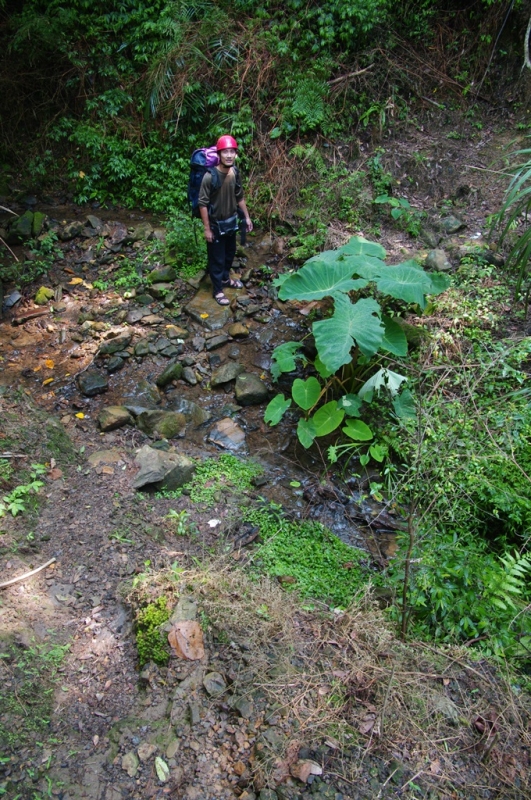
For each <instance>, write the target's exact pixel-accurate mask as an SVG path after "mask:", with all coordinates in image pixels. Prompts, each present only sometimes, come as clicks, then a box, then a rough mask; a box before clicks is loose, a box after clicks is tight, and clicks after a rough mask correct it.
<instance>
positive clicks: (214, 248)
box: [207, 233, 236, 295]
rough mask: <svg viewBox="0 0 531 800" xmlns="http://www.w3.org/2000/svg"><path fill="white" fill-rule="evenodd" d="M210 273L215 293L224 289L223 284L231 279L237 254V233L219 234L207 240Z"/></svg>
mask: <svg viewBox="0 0 531 800" xmlns="http://www.w3.org/2000/svg"><path fill="white" fill-rule="evenodd" d="M207 254H208V273H209V275H210V280H211V281H212V289H213V293H214V294H215V295H216V294H219V293H220V292H222V291H223V284H225V285H226V284H227V282H228V281H229V280H230V269H231V267H232V262H233V261H234V256H235V255H236V233H233V234H231V233H227V234H226V235H225V236H218V235H217V234H216V238H215V240H214V241H213V242H207Z"/></svg>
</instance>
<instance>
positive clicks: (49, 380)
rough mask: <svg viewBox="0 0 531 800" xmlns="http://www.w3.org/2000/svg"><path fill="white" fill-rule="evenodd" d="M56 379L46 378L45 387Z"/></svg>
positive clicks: (43, 383)
mask: <svg viewBox="0 0 531 800" xmlns="http://www.w3.org/2000/svg"><path fill="white" fill-rule="evenodd" d="M54 380H55V378H46V380H45V381H43V382H42V385H43V386H47V385H48V384H49V383H53V382H54Z"/></svg>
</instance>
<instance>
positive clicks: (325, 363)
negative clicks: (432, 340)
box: [265, 236, 449, 455]
mask: <svg viewBox="0 0 531 800" xmlns="http://www.w3.org/2000/svg"><path fill="white" fill-rule="evenodd" d="M382 257H385V250H384V249H383V247H381V245H379V244H376V243H374V242H369V241H367V240H366V239H363V238H362V237H359V236H353V237H352V238H351V239H350V241H349V242H348V243H347V244H346V245H344V246H343V247H340V248H339V249H337V250H327V251H325V252H324V253H320V254H319V255H317V256H314V257H313V258H310V259H309V260H308V261H307V262H306V264H305V265H304V266H303V267H302V268H301V269H300V270H298V271H297V272H295V273H293V274H288V275H282V276H280V277H279V278H278V279H277V280H276V281H275V283H276V285H277V286H278V287H279V298H280V299H281V300H307V301H312V300H322V299H324V298H326V297H330V298H332V299H333V302H334V310H333V313H332V314H331V315H329V316H328V317H327V318H326V319H323V320H318V321H316V322H314V323H313V325H312V333H313V337H314V340H315V345H316V348H317V359H316V361H315V364H314V367H315V369H316V371H317V372H318V374H319V376H320V378H321V379H322V380H323V382H324V385H321V383H320V382H319V380H318V379H317V378H315V377H313V376H312V377H310V378H308V379H307V380H306V381H302V380H300V379H296V380H295V382H294V384H293V387H292V395H293V400H294V401H295V403H296V404H297V405H298V406H299V407H300V408H301V409H302V410H303V411H304V412H305V414H304V418H303V419H300V420H299V423H298V426H297V435H298V438H299V441H300V442H301V444H302V445H303V447H310V446H311V445H312V443H313V441H314V439H315V438H316V437H318V436H326V435H328V434H329V433H332V432H333V431H334V430H336V429H337V428H338V427H339V426H340V425H341V424H342V422H343V418H344V415H345V410H344V399H343V398H340V399H339V400H336V399H333V400H329V401H328V402H327V403H325V404H324V405H323V406H322V407H321V408H318V409H316V406H317V403H318V402H319V401H320V400H321V398H322V397H324V395H325V394H326V393H327V389H328V388H329V387H332V386H333V384H334V382H335V378H334V377H332V379H331V380H327V379H328V378H330V376H334V375H335V373H337V372H338V370H340V369H341V368H342V367H343V368H344V367H345V366H346V365H350V364H351V363H354V364H355V363H356V362H357V361H359V362H360V364H367V363H368V362H369V359H370V358H371V357H373V356H374V355H375V354H376V353H377V352H378V350H383V351H386V352H388V353H392V354H393V355H396V356H405V355H406V354H407V341H406V337H405V334H404V332H403V330H402V328H401V327H400V326H399V325H398V324H397V323H396V322H395V321H394V320H393V319H392V318H390V317H388V316H387V315H385V314H383V313H382V308H381V305H380V303H379V302H378V301H377V300H376V299H373V298H367V297H362V298H359V299H357V300H356V301H355V302H352V299H351V295H352V294H353V293H354V292H359V290H361V289H366V288H367V287H368V285H369V283H371V282H374V283H375V285H376V289H377V291H379V292H380V293H381V294H383V295H387V296H389V297H391V298H393V299H398V300H402V301H404V302H405V303H410V304H415V305H416V306H418V307H419V308H421V309H422V308H424V307H425V305H426V295H427V294H439V293H441V292H443V291H444V290H445V289H446V288H447V287H448V285H449V281H448V279H447V277H446V276H444V275H442V274H440V273H432V274H428V273H425V272H424V271H423V270H422V269H420V268H419V267H418V265H417V264H416V263H415V262H413V261H406V262H404V263H403V264H398V265H396V266H392V267H389V266H387V265H386V264H385V263H384V262H383V261H382V260H381V259H382ZM296 357H297V345H296V343H294V342H286V343H284V344H283V345H281V346H280V347H278V348H276V349H275V351H274V352H273V370H272V372H273V376H274V377H275V378H278V376H279V375H280V374H281V373H282V372H291V371H293V369H294V368H295V366H296V364H295V359H296ZM404 380H405V376H403V375H399V374H397V373H395V372H392V371H391V370H389V369H381V370H379V371H377V372H376V373H375V374H374V375H373V376H372V377H371V378H369V380H367V381H366V382H365V383H363V385H360V384H361V383H362V381H359V385H358V396H359V401H361V400H363V399H367V401H369V402H370V400H371V399H372V395H373V392H374V390H376V391H379V390H380V389H381V388H382V387H385V388H386V389H388V390H389V392H390V394H391V395H392V396H393V397H394V396H396V395H397V394H398V391H399V389H400V385H401V383H402V382H403V381H404ZM339 383H340V384H341V385H342V386H344V380H342V379H341V378H340V380H339ZM347 393H348V392H347ZM356 403H358V401H355V403H354V404H353V403H352V402H351V401H350V402H349V403H348V404H347V407H348V408H350V409H351V414H352V413H353V412H354V408H355V404H356ZM290 405H291V404H290V402H289V401H286V399H285V397H284V395H283V394H282V395H277V397H275V398H273V400H272V401H271V402H270V403H269V405H268V407H267V409H266V416H265V419H266V422H268V423H269V424H271V425H276V424H278V423H279V422H280V420H281V419H282V415H283V414H284V413H285V412H286V411H287V409H288V408H289V407H290ZM312 412H313V413H312ZM395 412H398V413H400V412H401V406H400V405H398V406H397V408H396V409H395ZM354 431H355V426H354V427H353V426H350V427H349V426H347V428H346V429H343V432H344V433H347V435H348V436H349V437H350V438H356V437H355V435H354ZM371 437H372V433H371ZM369 438H370V437H369ZM374 452H379V451H374ZM333 453H334V455H337V451H333Z"/></svg>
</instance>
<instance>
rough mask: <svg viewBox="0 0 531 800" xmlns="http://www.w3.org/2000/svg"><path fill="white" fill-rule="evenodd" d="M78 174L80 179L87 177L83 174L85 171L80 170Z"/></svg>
mask: <svg viewBox="0 0 531 800" xmlns="http://www.w3.org/2000/svg"><path fill="white" fill-rule="evenodd" d="M78 174H79V177H80V178H84V177H85V173H84V172H83V170H80V171H79V173H78Z"/></svg>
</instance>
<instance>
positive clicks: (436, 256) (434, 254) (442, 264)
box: [424, 250, 453, 272]
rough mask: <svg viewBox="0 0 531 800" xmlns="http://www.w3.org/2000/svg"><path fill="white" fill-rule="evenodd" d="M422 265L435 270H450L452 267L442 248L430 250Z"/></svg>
mask: <svg viewBox="0 0 531 800" xmlns="http://www.w3.org/2000/svg"><path fill="white" fill-rule="evenodd" d="M424 266H425V267H426V269H432V270H435V271H436V272H450V271H451V270H452V269H453V267H452V265H451V264H450V262H449V261H448V256H447V255H446V253H445V252H444V250H430V252H429V253H428V255H427V257H426V261H425V262H424Z"/></svg>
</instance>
